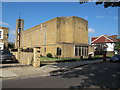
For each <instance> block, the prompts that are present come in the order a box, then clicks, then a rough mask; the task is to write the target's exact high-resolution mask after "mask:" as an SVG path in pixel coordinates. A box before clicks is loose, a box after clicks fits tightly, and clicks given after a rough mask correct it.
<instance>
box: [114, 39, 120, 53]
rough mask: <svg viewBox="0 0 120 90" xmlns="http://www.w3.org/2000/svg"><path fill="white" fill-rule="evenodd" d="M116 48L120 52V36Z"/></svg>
mask: <svg viewBox="0 0 120 90" xmlns="http://www.w3.org/2000/svg"><path fill="white" fill-rule="evenodd" d="M115 50H116V51H118V52H120V38H119V39H118V42H116V43H115Z"/></svg>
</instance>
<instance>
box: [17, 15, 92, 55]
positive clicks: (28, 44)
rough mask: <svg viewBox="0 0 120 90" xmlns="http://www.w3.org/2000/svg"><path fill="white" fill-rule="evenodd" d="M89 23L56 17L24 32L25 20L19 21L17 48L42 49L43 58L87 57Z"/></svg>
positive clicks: (73, 18)
mask: <svg viewBox="0 0 120 90" xmlns="http://www.w3.org/2000/svg"><path fill="white" fill-rule="evenodd" d="M88 41H89V40H88V21H86V20H84V19H82V18H80V17H76V16H71V17H56V18H53V19H51V20H49V21H46V22H43V23H41V24H39V25H36V26H34V27H32V28H29V29H27V30H25V31H24V20H23V19H17V23H16V39H15V48H16V49H18V48H22V49H27V48H34V47H38V48H40V53H41V55H42V56H46V55H47V54H48V53H51V54H52V56H53V57H57V56H60V57H80V56H83V57H87V56H88V54H89V52H91V51H90V49H91V48H89V42H88Z"/></svg>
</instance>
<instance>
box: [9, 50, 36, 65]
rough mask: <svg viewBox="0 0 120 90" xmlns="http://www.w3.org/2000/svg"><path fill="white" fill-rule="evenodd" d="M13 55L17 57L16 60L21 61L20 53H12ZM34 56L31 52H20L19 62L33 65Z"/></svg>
mask: <svg viewBox="0 0 120 90" xmlns="http://www.w3.org/2000/svg"><path fill="white" fill-rule="evenodd" d="M11 53H12V54H13V55H15V57H16V60H18V59H19V53H18V52H11ZM33 56H34V54H33V53H31V52H20V59H19V60H18V62H20V63H21V64H23V65H32V63H33Z"/></svg>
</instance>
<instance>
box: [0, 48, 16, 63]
mask: <svg viewBox="0 0 120 90" xmlns="http://www.w3.org/2000/svg"><path fill="white" fill-rule="evenodd" d="M6 61H16V59H15V56H14V55H13V54H12V53H10V51H9V50H0V62H6Z"/></svg>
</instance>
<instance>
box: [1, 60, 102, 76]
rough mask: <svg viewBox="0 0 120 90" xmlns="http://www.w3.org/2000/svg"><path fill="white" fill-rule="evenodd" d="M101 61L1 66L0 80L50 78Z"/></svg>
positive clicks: (100, 61)
mask: <svg viewBox="0 0 120 90" xmlns="http://www.w3.org/2000/svg"><path fill="white" fill-rule="evenodd" d="M102 62H103V60H102V59H101V60H93V61H75V62H64V63H54V64H48V65H44V66H41V67H38V68H34V67H33V66H24V65H23V66H22V65H20V64H12V65H4V64H3V65H2V66H0V67H1V68H0V78H13V77H15V78H30V77H38V76H39V77H43V76H50V72H52V71H59V70H68V69H72V68H76V67H78V66H83V65H88V64H95V63H102Z"/></svg>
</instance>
